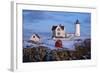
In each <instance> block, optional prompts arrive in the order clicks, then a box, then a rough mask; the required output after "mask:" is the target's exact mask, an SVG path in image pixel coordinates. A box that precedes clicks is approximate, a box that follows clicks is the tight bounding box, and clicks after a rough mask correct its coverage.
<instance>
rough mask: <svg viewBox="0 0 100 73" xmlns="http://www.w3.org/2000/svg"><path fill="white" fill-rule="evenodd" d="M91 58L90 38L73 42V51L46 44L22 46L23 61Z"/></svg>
mask: <svg viewBox="0 0 100 73" xmlns="http://www.w3.org/2000/svg"><path fill="white" fill-rule="evenodd" d="M87 59H91V39H85V40H84V41H82V42H81V43H80V44H79V43H76V44H75V51H70V50H67V48H62V49H53V50H51V49H50V48H48V47H46V46H38V47H32V48H23V62H24V63H27V62H44V61H64V60H87Z"/></svg>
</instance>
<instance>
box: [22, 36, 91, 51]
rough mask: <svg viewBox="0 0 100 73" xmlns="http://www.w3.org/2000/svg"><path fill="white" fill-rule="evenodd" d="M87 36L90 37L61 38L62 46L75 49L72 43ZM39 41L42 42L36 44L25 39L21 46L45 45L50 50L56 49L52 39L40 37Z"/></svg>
mask: <svg viewBox="0 0 100 73" xmlns="http://www.w3.org/2000/svg"><path fill="white" fill-rule="evenodd" d="M87 38H90V37H84V36H81V37H73V38H72V39H70V40H62V44H63V48H65V49H68V50H75V46H74V44H75V43H79V42H82V41H84V40H85V39H87ZM78 39H81V40H80V41H77V40H78ZM41 42H42V44H40V45H37V44H34V43H29V42H27V41H24V43H23V47H24V48H28V47H37V46H46V47H48V48H50V49H51V50H53V49H56V47H55V40H53V39H42V40H41Z"/></svg>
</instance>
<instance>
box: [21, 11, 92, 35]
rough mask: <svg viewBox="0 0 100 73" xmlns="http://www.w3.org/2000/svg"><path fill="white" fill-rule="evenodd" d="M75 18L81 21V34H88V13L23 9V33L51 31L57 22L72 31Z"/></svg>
mask: <svg viewBox="0 0 100 73" xmlns="http://www.w3.org/2000/svg"><path fill="white" fill-rule="evenodd" d="M77 19H78V20H79V21H80V23H81V24H80V27H81V35H90V31H91V14H90V13H79V12H60V11H59V12H56V11H39V10H38V11H37V10H23V33H24V34H25V35H28V34H30V33H34V32H35V33H38V32H51V28H52V26H53V25H58V24H62V25H64V26H65V29H66V32H67V33H74V32H75V24H74V23H75V22H76V20H77Z"/></svg>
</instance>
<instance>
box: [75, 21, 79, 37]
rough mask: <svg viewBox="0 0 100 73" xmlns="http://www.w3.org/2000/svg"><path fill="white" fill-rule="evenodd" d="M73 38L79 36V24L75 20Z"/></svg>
mask: <svg viewBox="0 0 100 73" xmlns="http://www.w3.org/2000/svg"><path fill="white" fill-rule="evenodd" d="M75 36H76V37H79V36H80V22H79V20H76V22H75Z"/></svg>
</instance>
